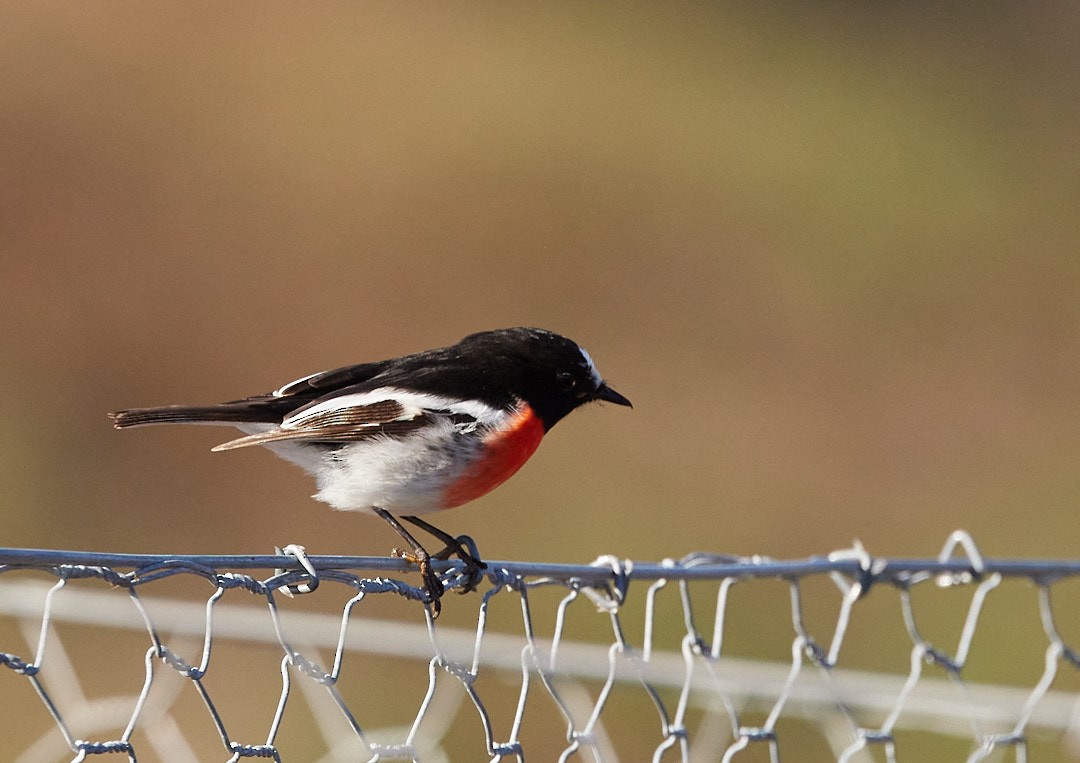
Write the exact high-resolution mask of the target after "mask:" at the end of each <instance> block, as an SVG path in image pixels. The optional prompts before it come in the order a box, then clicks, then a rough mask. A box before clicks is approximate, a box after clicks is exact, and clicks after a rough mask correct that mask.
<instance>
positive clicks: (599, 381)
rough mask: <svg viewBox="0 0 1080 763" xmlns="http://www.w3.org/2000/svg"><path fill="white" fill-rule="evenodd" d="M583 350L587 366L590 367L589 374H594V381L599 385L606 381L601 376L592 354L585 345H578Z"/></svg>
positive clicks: (582, 353) (582, 355) (582, 354)
mask: <svg viewBox="0 0 1080 763" xmlns="http://www.w3.org/2000/svg"><path fill="white" fill-rule="evenodd" d="M578 349H579V350H581V357H583V358H584V359H585V367H586V368H588V369H589V375H591V376H592V380H593V383H594V384H596V386H597V387H599V386H600V385H601V384H603V383H604V380H603V378H601V376H600V372H599V371H597V370H596V364H595V363H593V361H592V356H591V355H589V353H588V352H586V351H585V348H584V347H578Z"/></svg>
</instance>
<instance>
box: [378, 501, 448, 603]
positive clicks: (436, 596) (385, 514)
mask: <svg viewBox="0 0 1080 763" xmlns="http://www.w3.org/2000/svg"><path fill="white" fill-rule="evenodd" d="M374 511H375V513H376V514H377V515H378V516H379V517H381V518H382V520H383V521H384V522H386V523H387V524H388V525H390V526H391V527H393V528H394V531H395V532H396V533H397V534H398V535H400V536H401V538H402V540H404V541H405V542H406V543H408V544H409V550H408V551H407V552H405V553H404V554H402V557H403V558H405V559H407V560H408V561H410V562H412V563H413V564H415V565H416V566H417V567H419V568H420V577H421V578H423V580H424V591H426V592H427V595H428V598H429V599H430V600H431V614H432V617H438V616H439V613H440V612H441V611H442V603H441V602H440V599H441V598H442V595H443V591H444V590H445V589H444V588H443V584H442V581H441V580H439V576H438V575H436V574H435V570H433V569H432V568H431V554H429V553H428V552H427V549H425V548H424V547H423V546H421V545H420V543H419V542H418V541H417V540H416V538H414V537H413V536H412V534H411V533H410V532H409V531H408V530H406V529H405V527H404V526H403V525H402V524H401V522H398V521H397V519H395V518H394V515H393V514H391V513H390V512H389V511H387V510H386V509H380V508H379V507H378V506H375V507H374Z"/></svg>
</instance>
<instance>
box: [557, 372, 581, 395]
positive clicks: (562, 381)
mask: <svg viewBox="0 0 1080 763" xmlns="http://www.w3.org/2000/svg"><path fill="white" fill-rule="evenodd" d="M555 383H556V384H558V385H559V389H561V390H563V391H565V392H572V391H573V390H574V387H576V386H577V379H575V378H574V375H573V374H572V373H570V372H569V371H560V372H559V373H558V374H556V375H555Z"/></svg>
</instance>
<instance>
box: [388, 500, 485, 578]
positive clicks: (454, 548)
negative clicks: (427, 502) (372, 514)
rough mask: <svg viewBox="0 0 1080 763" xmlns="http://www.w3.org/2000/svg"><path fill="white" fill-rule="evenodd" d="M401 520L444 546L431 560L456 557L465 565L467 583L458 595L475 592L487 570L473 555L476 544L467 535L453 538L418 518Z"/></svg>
mask: <svg viewBox="0 0 1080 763" xmlns="http://www.w3.org/2000/svg"><path fill="white" fill-rule="evenodd" d="M402 519H404V520H405V521H406V522H410V523H411V524H414V525H416V526H417V527H419V528H420V529H421V530H424V531H425V532H427V533H430V534H431V535H433V536H434V537H436V538H438V539H439V540H441V541H442V542H443V543H445V544H446V547H445V548H443V550H442V551H440V552H439V553H437V554H434V555H433V556H432V558H433V559H449V558H450V557H451V556H456V557H457V558H458V559H460V560H461V561H463V562H464V563H465V572H466V574H467V576H468V581H469V582H468V584H467V585H466V586H465V587H464V588H460V589H458V593H468V592H469V591H475V590H476V586H477V584H479V582H480V580H481V578H482V577H483V571H484V570H486V569H487V565H486V564H484V562H483V561H482V560H481V559H480V556H479V554H477V553H475V552H476V542H475V541H473V539H472V538H470V537H469V536H468V535H462V536H460V537H457V538H455V537H454V536H453V535H451V534H450V533H448V532H446V531H445V530H440V529H439V528H438V527H435V525H433V524H431V523H430V522H425V521H424V520H423V519H420V517H416V516H403V517H402Z"/></svg>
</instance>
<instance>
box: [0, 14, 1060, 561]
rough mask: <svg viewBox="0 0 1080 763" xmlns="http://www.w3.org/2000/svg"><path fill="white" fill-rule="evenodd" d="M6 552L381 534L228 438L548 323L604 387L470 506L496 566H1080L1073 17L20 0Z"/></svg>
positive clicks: (7, 360) (243, 545)
mask: <svg viewBox="0 0 1080 763" xmlns="http://www.w3.org/2000/svg"><path fill="white" fill-rule="evenodd" d="M2 19H3V20H2V23H0V104H2V106H0V178H2V179H0V194H2V195H0V268H2V270H0V272H2V273H3V278H2V280H0V294H2V297H0V327H2V329H3V333H2V337H3V338H2V340H0V341H2V344H0V349H2V352H0V420H2V421H3V426H4V432H3V436H2V437H0V511H2V512H3V514H2V516H3V526H4V532H3V538H2V540H0V544H2V545H8V546H48V547H55V548H79V549H95V550H111V551H140V552H155V551H162V552H164V551H169V552H210V551H215V552H230V553H233V552H235V553H241V552H244V553H248V552H265V551H267V550H268V549H270V548H271V547H272V545H274V544H275V543H278V544H280V543H283V542H302V543H304V544H306V545H307V547H308V548H309V550H312V551H315V552H319V553H385V552H386V551H387V549H388V548H389V547H390V546H392V545H393V544H394V542H395V539H394V537H392V535H390V534H389V533H388V531H387V530H386V529H385V528H384V527H382V526H381V525H380V524H379V523H377V522H374V521H371V520H368V519H365V518H362V517H358V516H354V515H345V514H335V513H332V512H331V511H329V510H328V509H326V508H325V507H323V506H322V505H319V504H316V503H314V502H313V501H311V500H310V499H309V498H308V495H309V494H310V493H311V492H312V491H313V489H312V485H311V483H310V482H309V480H308V478H307V477H306V476H305V475H303V474H302V473H301V472H299V471H298V470H296V469H294V468H292V467H290V466H288V465H287V464H284V463H283V462H280V461H278V460H277V459H275V458H274V457H273V456H271V455H269V454H266V453H262V452H254V451H252V452H236V453H227V454H211V453H210V452H209V448H210V447H211V446H212V445H214V444H216V443H218V442H221V441H222V440H223V439H225V438H227V437H228V435H227V434H226V433H224V432H222V431H219V430H214V429H167V428H156V429H148V430H141V431H133V432H123V433H120V432H115V431H113V430H112V429H111V428H110V427H109V424H108V421H107V420H106V418H105V412H106V411H108V410H112V409H115V408H118V407H125V406H134V405H153V404H164V403H174V402H192V403H194V402H216V401H218V400H222V399H229V398H234V397H238V396H241V395H245V394H249V393H254V392H260V391H265V390H269V389H272V388H274V387H276V386H278V385H279V384H280V383H282V382H284V381H287V380H289V379H292V378H294V377H297V376H300V375H303V374H306V373H310V372H312V371H315V370H319V369H322V368H326V367H331V366H336V365H341V364H345V363H349V362H359V361H363V360H371V359H378V358H382V357H386V356H389V355H395V354H400V353H404V352H410V351H414V350H418V349H422V348H425V347H430V346H435V345H439V344H443V343H448V342H453V341H455V340H457V339H458V338H460V337H461V336H462V335H464V334H466V333H468V332H471V331H474V330H478V329H483V328H490V327H498V326H507V325H518V324H526V325H539V326H544V327H547V328H551V329H554V330H557V331H560V332H562V333H565V334H567V335H569V336H571V337H573V338H575V339H577V340H578V341H580V342H581V343H582V344H583V345H585V346H586V347H587V348H588V349H589V351H590V352H591V353H592V355H593V356H594V357H595V358H596V359H597V362H598V365H599V366H600V369H601V370H602V371H603V373H604V374H605V375H606V376H607V377H608V378H609V380H610V381H612V383H613V385H614V386H615V387H616V388H617V389H618V390H620V391H621V392H623V393H624V394H626V395H627V396H628V397H630V398H631V399H632V400H633V401H634V404H635V409H634V410H633V411H632V412H631V411H626V410H623V409H619V408H614V407H608V408H606V409H601V408H599V407H597V408H595V409H589V410H587V411H585V412H582V413H580V414H577V415H575V416H574V417H572V418H571V419H570V420H568V421H567V422H566V423H564V424H562V425H561V426H560V427H559V428H558V429H556V430H555V431H554V432H553V434H552V436H551V437H550V438H549V439H548V441H547V442H546V443H545V445H544V446H543V447H542V448H541V450H540V452H539V453H538V455H537V456H536V457H535V458H534V459H533V461H532V462H531V463H530V464H529V465H528V466H527V467H526V469H525V470H524V471H523V472H522V474H521V475H520V476H519V477H517V478H516V479H515V480H514V481H512V482H511V483H510V484H509V485H507V486H506V487H503V488H501V489H500V490H498V491H496V492H495V493H494V494H492V495H490V496H488V497H486V498H484V499H483V500H481V501H479V502H477V503H476V504H474V505H472V506H470V507H468V508H465V509H462V510H460V511H456V512H453V513H451V514H448V515H447V516H446V517H440V520H441V522H440V523H441V524H442V525H444V526H445V527H446V528H447V529H449V530H451V531H454V532H469V533H472V534H473V535H475V536H476V537H477V539H478V540H479V542H480V544H481V549H482V550H483V551H484V552H485V554H486V555H488V556H491V557H495V558H526V559H545V560H552V561H585V560H590V559H592V558H593V557H595V556H597V555H598V554H601V553H614V554H618V555H620V556H626V557H634V558H647V559H657V558H660V557H663V556H681V555H683V554H685V553H687V552H689V551H692V550H699V549H700V550H712V551H723V552H735V553H754V552H760V553H767V554H770V555H774V556H797V555H805V554H809V553H818V552H824V551H827V550H829V549H832V548H835V547H839V546H842V545H845V544H847V543H848V542H850V541H851V539H852V538H855V537H858V538H860V539H862V541H863V542H864V543H866V544H867V546H868V547H869V548H870V549H871V550H872V551H874V552H876V553H880V554H887V555H926V554H931V553H934V552H935V551H936V549H937V547H938V546H939V545H940V543H941V542H942V540H943V539H944V536H945V535H946V533H947V532H948V531H950V530H952V529H954V528H956V527H964V528H967V529H969V530H971V531H972V532H973V533H974V534H975V536H976V538H977V539H978V540H979V541H980V543H981V544H982V546H983V548H984V550H985V551H986V552H987V553H990V554H994V555H1010V556H1044V555H1045V556H1071V557H1076V556H1077V555H1078V553H1080V543H1078V542H1080V522H1077V521H1076V513H1077V507H1078V505H1080V496H1078V489H1080V470H1078V469H1077V460H1078V455H1080V426H1078V421H1080V382H1078V379H1080V352H1078V348H1080V341H1078V340H1080V288H1078V287H1080V258H1078V256H1077V254H1078V246H1077V242H1078V240H1080V235H1078V234H1080V215H1077V213H1076V210H1077V207H1078V203H1080V151H1078V150H1077V136H1078V135H1080V100H1078V99H1077V98H1076V93H1077V92H1078V87H1080V48H1078V47H1077V46H1076V45H1075V40H1076V35H1077V32H1078V31H1080V29H1078V27H1080V12H1078V11H1077V10H1076V9H1074V8H1067V9H1056V10H1055V9H1051V8H1050V7H1049V6H1047V7H1046V8H1041V7H1039V6H1036V5H1025V6H1022V7H1019V6H1018V7H1013V8H1007V7H1003V6H999V7H997V8H995V9H989V8H982V7H980V8H973V7H971V6H955V7H954V8H953V9H936V10H935V9H931V8H930V7H928V6H922V5H919V6H915V7H899V6H896V5H894V4H872V5H867V6H857V5H851V4H825V5H812V6H807V5H804V4H791V5H786V6H785V5H781V6H779V7H775V8H773V9H772V10H761V9H758V8H756V7H754V6H751V5H746V6H738V5H734V6H727V7H710V8H701V7H694V6H682V5H680V6H677V7H670V8H664V9H659V8H657V7H654V6H652V5H638V6H628V5H625V4H612V5H589V6H578V5H546V4H545V5H539V6H525V5H513V6H510V5H498V6H469V7H454V8H450V7H448V6H443V5H438V6H430V5H427V6H423V7H420V6H400V5H396V4H363V5H347V6H335V7H325V6H318V7H312V6H304V7H303V8H302V9H301V8H299V7H297V6H293V5H274V4H260V5H252V6H247V7H243V6H237V5H233V4H228V5H220V4H212V3H183V4H171V5H159V6H152V5H146V4H136V3H130V4H123V3H122V4H110V5H98V4H94V5H86V4H70V3H33V4H24V5H21V6H19V5H13V4H9V5H7V6H6V7H5V8H4V10H3V11H2Z"/></svg>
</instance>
